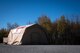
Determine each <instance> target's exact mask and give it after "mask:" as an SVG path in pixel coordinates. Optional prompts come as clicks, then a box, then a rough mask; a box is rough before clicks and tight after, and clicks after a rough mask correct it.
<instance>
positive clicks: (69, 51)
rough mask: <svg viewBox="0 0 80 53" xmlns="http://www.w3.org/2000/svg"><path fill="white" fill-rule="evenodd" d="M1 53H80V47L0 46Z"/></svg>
mask: <svg viewBox="0 0 80 53" xmlns="http://www.w3.org/2000/svg"><path fill="white" fill-rule="evenodd" d="M0 53H80V46H79V45H18V46H12V45H3V44H1V45H0Z"/></svg>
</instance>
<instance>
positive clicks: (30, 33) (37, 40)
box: [21, 24, 49, 45]
mask: <svg viewBox="0 0 80 53" xmlns="http://www.w3.org/2000/svg"><path fill="white" fill-rule="evenodd" d="M21 42H22V45H47V44H49V39H48V33H47V31H46V30H44V29H43V28H42V27H41V26H40V25H38V24H35V25H33V26H31V27H28V28H26V30H25V33H24V35H23V38H22V40H21Z"/></svg>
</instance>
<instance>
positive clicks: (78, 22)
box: [0, 15, 80, 45]
mask: <svg viewBox="0 0 80 53" xmlns="http://www.w3.org/2000/svg"><path fill="white" fill-rule="evenodd" d="M73 18H74V19H73ZM36 23H37V24H39V25H40V26H42V27H43V28H45V29H46V30H47V32H48V34H49V39H50V40H49V41H50V44H52V45H80V16H73V17H72V19H70V17H66V16H64V15H63V16H61V17H60V18H59V19H57V20H56V21H54V22H52V21H51V20H50V18H49V17H48V16H40V17H39V18H38V20H37V22H36ZM18 26H19V25H18V24H17V23H14V24H10V23H8V24H7V29H5V28H2V29H1V30H0V42H1V41H2V37H5V36H8V34H9V31H10V30H11V29H13V28H16V27H18Z"/></svg>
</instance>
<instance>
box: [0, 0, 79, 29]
mask: <svg viewBox="0 0 80 53" xmlns="http://www.w3.org/2000/svg"><path fill="white" fill-rule="evenodd" d="M42 15H47V16H48V17H49V18H50V19H51V21H55V20H56V19H58V18H59V17H60V16H61V15H80V0H0V28H5V27H7V25H6V24H7V23H8V22H9V23H18V24H19V25H26V24H27V23H29V22H31V23H35V22H36V21H37V19H38V17H39V16H42Z"/></svg>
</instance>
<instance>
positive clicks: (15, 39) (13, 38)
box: [7, 24, 34, 45]
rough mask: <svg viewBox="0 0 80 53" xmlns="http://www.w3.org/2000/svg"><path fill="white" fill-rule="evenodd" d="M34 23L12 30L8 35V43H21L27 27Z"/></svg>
mask: <svg viewBox="0 0 80 53" xmlns="http://www.w3.org/2000/svg"><path fill="white" fill-rule="evenodd" d="M32 25H34V24H30V25H25V26H19V27H17V28H15V29H12V30H10V33H9V35H8V43H7V44H9V45H20V44H21V39H22V36H23V34H24V32H25V29H26V28H28V27H30V26H32Z"/></svg>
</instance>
